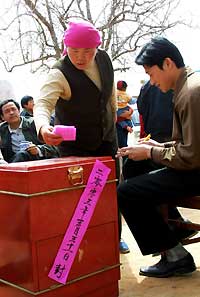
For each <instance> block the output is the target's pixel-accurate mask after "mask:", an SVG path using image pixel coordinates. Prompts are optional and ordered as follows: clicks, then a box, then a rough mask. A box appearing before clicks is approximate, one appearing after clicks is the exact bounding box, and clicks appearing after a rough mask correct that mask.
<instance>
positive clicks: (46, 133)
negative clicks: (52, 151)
mask: <svg viewBox="0 0 200 297" xmlns="http://www.w3.org/2000/svg"><path fill="white" fill-rule="evenodd" d="M52 131H53V127H52V126H42V127H41V128H40V135H41V136H42V138H43V140H44V142H45V143H46V144H49V145H58V144H60V143H61V142H62V141H63V138H62V137H61V136H59V135H57V134H55V133H53V132H52Z"/></svg>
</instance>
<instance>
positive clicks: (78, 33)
mask: <svg viewBox="0 0 200 297" xmlns="http://www.w3.org/2000/svg"><path fill="white" fill-rule="evenodd" d="M63 42H64V52H63V57H62V58H61V59H60V60H59V61H58V62H57V63H56V64H55V65H54V66H53V68H52V69H51V71H50V73H49V75H48V76H47V80H46V82H45V83H44V85H43V86H42V88H41V92H40V98H39V99H38V101H37V102H36V104H35V107H34V117H35V122H36V127H37V130H38V133H39V136H40V138H43V140H44V142H46V143H47V144H51V145H58V148H59V151H60V154H61V156H70V155H73V156H75V155H76V156H104V155H111V156H113V157H114V156H115V152H116V149H117V147H116V132H115V118H116V95H115V87H114V73H113V67H112V63H111V61H110V58H109V56H108V54H107V53H106V52H105V51H103V50H101V49H99V48H98V47H99V45H100V44H101V36H100V33H99V31H98V30H97V29H96V28H95V27H94V26H93V25H92V24H91V23H89V22H85V21H81V22H71V23H69V26H68V28H67V30H66V31H65V33H64V37H63ZM54 109H55V122H54V124H56V125H58V124H59V125H67V126H75V127H76V140H75V141H63V139H62V137H61V136H59V135H56V134H54V133H53V132H52V130H53V127H51V126H49V120H50V116H51V113H52V111H53V110H54Z"/></svg>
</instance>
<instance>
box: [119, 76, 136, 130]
mask: <svg viewBox="0 0 200 297" xmlns="http://www.w3.org/2000/svg"><path fill="white" fill-rule="evenodd" d="M127 86H128V85H127V83H126V82H125V81H123V80H119V81H118V82H117V105H118V110H117V123H118V124H119V125H120V126H121V127H122V128H123V129H126V130H127V131H128V132H130V133H131V132H133V122H132V113H133V109H132V108H131V107H130V106H129V104H128V103H129V102H130V101H131V96H129V95H128V94H127V93H126V89H127ZM123 114H124V115H123Z"/></svg>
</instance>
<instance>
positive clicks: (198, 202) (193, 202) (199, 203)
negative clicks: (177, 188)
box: [168, 196, 200, 245]
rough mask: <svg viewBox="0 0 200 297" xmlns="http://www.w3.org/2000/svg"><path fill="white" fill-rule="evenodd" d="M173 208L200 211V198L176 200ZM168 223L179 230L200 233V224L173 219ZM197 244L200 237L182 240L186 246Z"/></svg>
mask: <svg viewBox="0 0 200 297" xmlns="http://www.w3.org/2000/svg"><path fill="white" fill-rule="evenodd" d="M173 206H177V207H183V208H188V209H199V210H200V196H192V197H187V198H177V199H174V200H173ZM168 221H169V222H170V223H172V224H174V225H176V226H177V227H179V228H183V229H189V230H196V231H200V223H199V224H198V223H192V222H185V221H180V220H172V219H169V220H168ZM196 242H200V236H199V237H195V238H187V239H184V240H182V243H183V244H184V245H186V244H191V243H196Z"/></svg>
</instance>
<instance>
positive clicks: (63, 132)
mask: <svg viewBox="0 0 200 297" xmlns="http://www.w3.org/2000/svg"><path fill="white" fill-rule="evenodd" d="M53 133H55V134H57V135H60V136H61V137H62V138H63V139H64V140H76V128H75V127H74V126H64V125H55V126H54V128H53Z"/></svg>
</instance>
